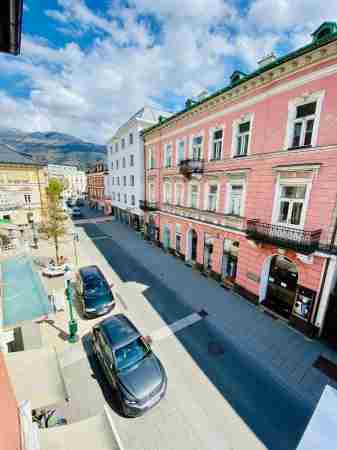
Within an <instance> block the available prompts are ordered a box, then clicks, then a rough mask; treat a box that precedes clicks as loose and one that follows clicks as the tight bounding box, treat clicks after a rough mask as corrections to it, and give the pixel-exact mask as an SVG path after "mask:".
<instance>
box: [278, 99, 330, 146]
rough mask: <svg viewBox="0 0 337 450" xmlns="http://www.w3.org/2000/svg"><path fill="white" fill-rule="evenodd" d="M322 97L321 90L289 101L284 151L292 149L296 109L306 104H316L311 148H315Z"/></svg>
mask: <svg viewBox="0 0 337 450" xmlns="http://www.w3.org/2000/svg"><path fill="white" fill-rule="evenodd" d="M324 97H325V90H321V91H317V92H313V93H311V94H307V93H304V94H303V95H302V96H299V97H296V98H293V99H291V100H290V101H289V103H288V122H287V129H286V136H285V141H284V149H285V150H288V149H291V148H292V143H293V138H294V128H295V127H294V123H295V122H296V112H297V107H298V106H302V105H305V104H307V103H312V102H316V111H315V115H314V117H315V120H314V127H313V130H312V139H311V147H316V145H317V139H318V131H319V124H320V119H321V113H322V106H323V101H324ZM310 117H311V116H310ZM302 133H303V130H302ZM302 139H303V138H302ZM304 148H305V147H304Z"/></svg>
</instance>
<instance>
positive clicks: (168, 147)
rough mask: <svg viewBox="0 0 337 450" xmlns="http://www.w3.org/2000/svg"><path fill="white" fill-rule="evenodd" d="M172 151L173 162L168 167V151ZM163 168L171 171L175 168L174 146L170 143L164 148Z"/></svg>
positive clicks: (171, 159)
mask: <svg viewBox="0 0 337 450" xmlns="http://www.w3.org/2000/svg"><path fill="white" fill-rule="evenodd" d="M169 149H170V150H171V158H170V161H171V164H170V165H169V166H168V165H167V164H166V162H167V159H168V158H167V156H168V154H167V153H168V150H169ZM163 167H164V169H170V168H172V167H173V144H172V142H168V143H167V144H165V147H164V164H163Z"/></svg>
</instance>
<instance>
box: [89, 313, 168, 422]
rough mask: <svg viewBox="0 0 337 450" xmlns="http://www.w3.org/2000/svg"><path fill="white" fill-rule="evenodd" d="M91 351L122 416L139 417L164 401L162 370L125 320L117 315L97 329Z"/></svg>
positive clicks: (144, 342)
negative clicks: (118, 402)
mask: <svg viewBox="0 0 337 450" xmlns="http://www.w3.org/2000/svg"><path fill="white" fill-rule="evenodd" d="M93 347H94V351H95V353H96V355H97V357H98V360H99V362H100V364H101V366H102V368H103V370H104V373H105V375H106V378H107V380H108V381H109V384H111V386H112V387H113V388H114V389H116V392H117V395H118V398H119V401H120V405H121V408H122V412H123V414H124V415H125V416H128V417H136V416H139V415H141V414H143V413H144V412H145V411H147V410H148V409H150V408H152V407H153V406H155V405H156V404H157V403H158V402H159V401H160V400H161V399H162V398H163V396H164V395H165V392H166V387H167V376H166V373H165V370H164V368H163V366H162V364H161V362H160V361H159V359H158V358H157V356H156V355H155V354H154V353H153V351H152V350H151V348H150V346H149V344H148V343H147V342H146V340H145V339H144V338H143V337H142V336H141V334H140V333H139V331H138V330H137V328H136V327H135V326H134V325H133V324H132V323H131V322H130V320H129V319H128V318H127V317H126V316H124V315H123V314H116V315H114V316H111V317H109V318H107V319H105V320H103V322H101V323H100V324H98V325H96V326H95V327H94V329H93Z"/></svg>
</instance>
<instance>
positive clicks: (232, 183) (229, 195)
mask: <svg viewBox="0 0 337 450" xmlns="http://www.w3.org/2000/svg"><path fill="white" fill-rule="evenodd" d="M246 184H247V183H246V180H245V179H243V178H240V179H233V180H229V181H228V182H227V186H226V207H225V214H232V213H231V212H230V209H231V208H230V205H231V198H232V189H233V186H238V185H241V186H242V203H241V210H240V215H239V216H240V217H244V216H245V209H246Z"/></svg>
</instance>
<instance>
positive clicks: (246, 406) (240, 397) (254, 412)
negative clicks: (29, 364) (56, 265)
mask: <svg viewBox="0 0 337 450" xmlns="http://www.w3.org/2000/svg"><path fill="white" fill-rule="evenodd" d="M81 226H83V227H84V229H85V231H86V233H87V234H88V236H90V238H91V239H92V240H93V241H94V243H95V245H96V247H97V249H98V250H99V251H100V252H101V253H102V254H103V255H104V257H105V259H106V260H107V261H108V263H109V264H110V265H111V267H112V268H113V270H114V271H115V272H116V274H117V275H118V276H119V277H120V278H121V280H122V281H124V282H125V283H137V284H138V285H145V286H146V287H147V289H146V290H145V291H144V292H143V295H144V296H145V298H146V300H147V302H148V304H149V305H150V306H151V307H152V308H153V309H154V310H155V311H156V313H157V314H159V316H160V318H161V319H162V320H163V321H164V322H165V323H166V324H172V323H174V322H176V321H178V320H180V319H183V318H185V317H188V316H189V315H191V314H193V313H195V312H199V310H198V306H197V305H196V308H193V307H192V306H191V303H189V304H187V303H186V302H185V301H184V299H183V297H182V296H180V295H179V294H177V292H176V290H173V289H172V286H170V285H168V283H167V282H166V280H165V274H163V273H162V268H160V267H159V268H158V271H157V272H155V273H154V272H153V271H151V270H149V269H148V268H147V267H145V266H144V264H143V262H142V255H141V254H139V253H138V252H134V253H133V254H130V252H129V251H126V250H125V248H124V242H123V240H121V239H120V235H121V230H120V228H121V227H124V228H127V227H125V226H123V225H121V224H119V223H114V222H109V223H105V224H97V225H96V224H93V223H89V224H82V225H81ZM127 232H128V233H134V232H133V231H129V230H128V231H127ZM114 235H116V238H114ZM118 237H119V238H118ZM139 239H140V238H139ZM143 245H144V246H147V245H148V244H147V243H145V242H143ZM167 258H170V257H169V256H167ZM175 287H176V286H175ZM191 294H192V290H191ZM210 300H211V299H210ZM132 301H133V298H132V297H130V298H128V299H127V301H126V302H125V301H124V305H123V304H122V306H123V307H124V309H126V310H125V311H124V312H125V313H126V314H128V313H129V312H131V311H130V310H132V309H133V306H134V305H132ZM134 301H136V297H135V298H134ZM192 301H193V298H192ZM201 315H202V317H203V318H202V319H201V320H199V321H198V322H196V323H194V324H193V325H190V326H188V327H186V328H184V329H182V330H180V331H178V332H176V334H175V336H176V338H177V339H178V341H179V343H180V344H181V345H182V346H183V348H184V350H185V351H187V352H188V354H189V355H190V357H191V358H192V359H193V362H194V363H195V366H196V368H197V369H198V371H200V372H201V373H203V374H204V375H205V376H206V377H207V379H208V380H209V381H210V382H211V383H212V385H213V386H214V387H215V388H216V390H217V392H218V393H220V394H221V397H222V398H223V400H226V402H228V403H229V404H230V405H231V406H232V408H233V409H234V410H235V411H236V413H237V414H238V415H239V416H240V417H241V418H242V419H243V421H244V422H245V423H246V424H247V425H248V427H249V428H250V429H251V430H252V431H253V432H254V433H255V434H256V436H257V437H258V438H259V439H260V440H261V441H262V442H263V443H264V445H265V446H266V447H267V448H268V449H271V450H273V449H275V450H281V449H284V450H285V449H295V448H296V445H297V443H298V441H299V439H300V437H301V436H302V434H303V432H304V429H305V426H306V424H307V422H308V420H309V418H310V416H311V414H312V411H313V404H312V403H310V402H309V401H306V399H305V397H303V398H300V397H299V396H298V395H297V394H296V392H295V391H292V390H291V389H289V388H288V387H287V386H285V385H284V384H283V383H281V382H279V380H277V379H276V378H275V377H273V376H272V375H271V373H270V372H269V371H268V370H265V367H264V366H263V364H259V363H258V361H257V360H256V359H255V358H253V357H250V355H249V354H247V352H245V351H243V350H242V348H240V347H238V346H235V344H234V343H233V340H232V339H231V336H226V335H225V334H224V333H220V332H219V331H218V330H217V329H216V328H215V327H214V326H213V324H212V322H211V320H210V317H209V316H207V311H206V313H205V314H204V315H203V314H201ZM134 320H135V322H136V325H137V326H139V323H143V324H144V326H145V328H147V329H148V330H151V324H150V323H148V324H147V323H146V322H147V317H146V315H145V316H143V317H139V318H138V317H135V319H134ZM169 341H170V339H167V340H166V339H163V340H161V341H159V342H157V343H155V345H154V348H155V350H156V349H157V348H158V353H159V355H160V358H161V360H162V362H163V364H164V366H165V367H168V366H169V365H170V360H171V363H172V358H173V361H174V370H175V372H176V373H175V376H174V378H175V380H174V382H173V380H172V378H171V377H170V375H171V373H172V372H171V371H169V391H168V398H167V399H165V400H164V401H163V402H162V403H161V404H160V405H159V406H158V407H157V408H155V409H154V410H153V411H151V412H149V413H148V414H147V415H145V416H144V417H143V418H140V419H137V420H132V421H130V420H125V419H121V418H118V419H116V420H118V421H121V423H122V422H124V423H125V422H127V424H128V425H127V426H128V430H129V434H130V432H131V431H130V430H131V428H132V427H134V428H135V429H137V430H139V432H140V433H141V435H144V433H145V434H146V433H147V432H148V433H151V432H152V431H151V430H152V429H153V427H155V428H156V429H157V428H158V427H159V429H160V430H161V432H160V433H162V432H163V427H162V426H161V424H162V423H163V421H164V423H166V422H167V419H166V418H165V416H167V417H169V416H170V415H171V414H173V415H174V414H176V415H177V414H178V404H180V405H183V412H184V415H186V416H185V419H186V418H187V417H188V416H189V410H190V408H191V409H192V407H191V403H190V401H191V398H189V395H188V393H187V392H188V389H186V388H187V384H188V383H189V381H188V380H186V379H185V376H184V361H183V360H180V359H179V355H178V354H177V355H174V354H172V349H171V348H169V344H170V343H169ZM85 347H86V349H87V351H88V355H89V360H90V364H91V367H92V369H93V371H94V374H95V376H96V377H97V380H98V381H99V384H100V385H101V387H102V388H103V392H104V393H105V397H106V400H107V399H108V400H109V395H111V394H109V389H107V388H106V386H105V384H104V377H103V376H102V374H101V372H100V370H99V368H97V364H96V361H95V358H94V357H93V356H92V353H91V350H90V338H89V337H88V338H87V340H86V341H85ZM198 376H199V374H197V373H196V378H197V377H198ZM186 383H187V384H186ZM173 389H174V390H175V392H172V391H173ZM196 395H198V394H196ZM173 399H174V400H173ZM175 402H177V403H176V404H175ZM193 402H195V404H196V405H195V406H197V407H198V408H201V409H206V410H207V409H210V410H211V409H212V403H211V402H210V400H209V399H208V398H207V397H206V398H202V395H200V398H197V397H195V396H194V397H193ZM109 403H111V404H112V405H114V401H113V398H112V399H111V398H110V401H109ZM178 416H179V415H177V417H178ZM191 416H192V414H191ZM116 417H118V411H117V412H116ZM220 420H221V418H220ZM136 422H137V425H136ZM177 423H181V422H180V419H179V420H177ZM146 426H149V427H150V428H149V429H148V430H147V431H146V429H144V427H146ZM140 427H141V430H140ZM186 429H187V428H186ZM198 431H199V434H204V436H203V439H204V440H205V441H206V442H207V440H208V437H207V435H206V433H207V431H206V429H205V430H203V429H200V428H199V429H198ZM172 432H173V433H174V430H172ZM160 433H159V434H160ZM136 435H137V433H136ZM144 448H148V447H147V446H146V445H145V447H144ZM149 448H150V447H149ZM151 448H152V447H151ZM153 448H157V447H156V446H153ZM158 448H163V447H162V446H158ZM165 448H166V447H165ZM168 448H171V447H168ZM172 448H179V446H178V447H177V446H176V447H172ZM190 448H194V447H193V446H192V447H190ZM206 448H207V447H206ZM209 448H222V447H219V446H218V447H217V446H216V445H215V446H214V445H213V446H212V445H210V446H209Z"/></svg>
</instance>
